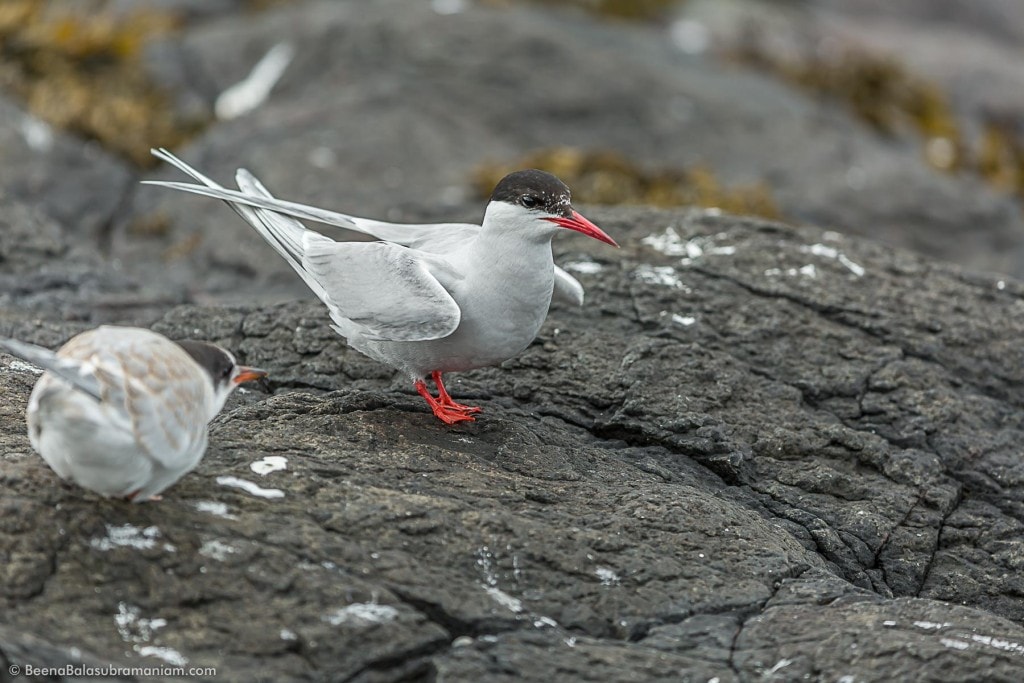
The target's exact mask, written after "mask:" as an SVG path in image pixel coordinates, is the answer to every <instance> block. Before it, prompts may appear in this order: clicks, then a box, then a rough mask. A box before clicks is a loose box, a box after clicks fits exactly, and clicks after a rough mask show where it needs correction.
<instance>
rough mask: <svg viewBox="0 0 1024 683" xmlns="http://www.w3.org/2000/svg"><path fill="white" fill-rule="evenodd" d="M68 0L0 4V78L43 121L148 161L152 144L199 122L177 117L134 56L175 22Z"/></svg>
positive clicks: (181, 136) (170, 143) (184, 133)
mask: <svg viewBox="0 0 1024 683" xmlns="http://www.w3.org/2000/svg"><path fill="white" fill-rule="evenodd" d="M72 7H73V5H72V6H67V5H65V6H63V7H61V8H51V7H49V6H48V3H46V2H44V1H43V0H5V2H3V3H2V4H0V85H2V86H3V87H5V88H6V89H8V90H11V91H13V92H15V93H16V94H18V95H19V96H21V97H22V98H23V99H24V100H25V102H26V106H27V107H28V109H29V110H30V111H32V113H34V114H35V115H36V116H38V117H39V118H41V119H43V120H44V121H47V122H48V123H51V124H53V125H54V126H57V127H60V128H63V129H65V130H69V131H71V132H74V133H76V134H78V135H81V136H83V137H86V138H90V139H94V140H97V141H99V142H100V143H101V144H103V146H105V147H106V148H108V149H110V150H112V151H114V152H116V153H118V154H120V155H122V156H124V157H126V158H128V159H130V160H131V161H133V162H135V163H136V164H138V165H150V164H152V157H150V155H149V149H150V147H153V146H167V147H174V146H177V145H179V144H181V143H182V142H183V141H184V140H186V139H187V138H188V137H190V136H191V135H193V134H194V133H195V132H197V131H198V130H199V129H200V128H201V127H202V126H203V125H205V123H206V121H205V120H202V121H200V120H182V119H181V117H179V116H178V115H177V114H176V113H175V110H174V107H173V100H172V98H171V97H170V95H169V94H168V93H165V92H163V91H162V90H160V89H159V88H157V87H156V86H154V85H153V84H152V83H151V82H150V81H149V79H148V78H147V76H146V73H145V71H144V69H143V67H142V64H141V61H140V56H141V53H142V50H143V49H144V47H145V44H146V43H147V41H150V40H152V39H153V38H155V37H157V36H160V35H163V34H166V33H168V32H170V31H172V30H174V29H175V27H176V26H177V21H176V19H175V18H174V17H173V16H171V15H168V14H166V13H163V12H157V11H153V10H142V11H139V12H137V13H134V14H130V15H114V14H110V13H104V12H103V11H102V8H100V9H99V10H97V8H95V7H91V8H90V9H91V10H93V11H88V10H86V9H84V8H79V9H80V10H81V11H73V9H71V8H72Z"/></svg>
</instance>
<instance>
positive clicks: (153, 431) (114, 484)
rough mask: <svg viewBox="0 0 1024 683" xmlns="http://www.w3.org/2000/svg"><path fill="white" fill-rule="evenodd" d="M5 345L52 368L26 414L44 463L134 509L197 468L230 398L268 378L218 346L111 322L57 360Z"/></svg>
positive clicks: (1, 342) (36, 349)
mask: <svg viewBox="0 0 1024 683" xmlns="http://www.w3.org/2000/svg"><path fill="white" fill-rule="evenodd" d="M0 348H2V349H3V350H5V351H7V352H9V353H11V354H13V355H15V356H18V357H20V358H23V359H25V360H27V361H29V362H30V363H32V364H33V365H38V366H39V367H40V368H42V369H44V370H45V371H46V372H44V373H43V376H42V377H40V378H39V381H38V382H37V383H36V386H35V388H34V389H33V390H32V395H31V397H30V398H29V402H28V414H27V417H28V438H29V441H30V442H31V443H32V447H33V448H34V449H35V450H36V452H38V453H39V455H41V456H43V460H45V461H46V463H47V464H48V465H49V466H50V467H51V468H53V471H54V472H56V473H57V474H58V475H60V477H61V478H62V479H70V480H71V481H73V482H75V483H76V484H78V485H79V486H81V487H82V488H85V489H89V490H90V491H94V492H96V493H99V494H100V495H103V496H114V497H119V498H128V499H129V500H132V501H135V502H142V501H144V500H149V499H151V498H153V497H155V496H157V494H159V493H160V492H161V491H163V490H164V489H166V488H167V487H168V486H170V485H171V484H173V483H174V482H176V481H178V480H179V479H180V478H181V477H183V476H184V475H185V473H187V472H189V471H190V470H192V469H193V468H195V466H196V465H198V464H199V460H200V459H201V458H202V457H203V453H204V452H205V451H206V442H207V429H206V426H207V423H209V422H210V420H212V419H213V418H214V417H216V415H217V413H219V412H220V409H221V408H223V407H224V401H226V400H227V397H228V395H229V394H230V393H231V392H232V391H233V390H234V389H235V387H237V386H238V385H239V384H241V383H242V382H247V381H249V380H253V379H258V378H260V377H264V376H266V374H267V373H266V372H264V371H262V370H257V369H255V368H247V367H244V366H240V365H238V364H237V363H236V362H235V358H234V356H232V355H231V354H230V353H228V352H227V351H225V350H224V349H222V348H220V347H219V346H215V345H214V344H208V343H206V342H196V341H183V342H172V341H171V340H170V339H167V338H166V337H164V336H162V335H159V334H157V333H156V332H150V331H149V330H144V329H140V328H137V327H115V326H110V325H104V326H102V327H98V328H96V329H94V330H89V331H88V332H83V333H81V334H79V335H78V336H76V337H74V338H73V339H71V340H70V341H69V342H68V343H67V344H65V345H64V346H62V347H61V348H60V349H59V350H58V351H57V352H56V353H54V352H53V351H50V350H49V349H44V348H43V347H41V346H35V345H34V344H28V343H25V342H21V341H18V340H16V339H0Z"/></svg>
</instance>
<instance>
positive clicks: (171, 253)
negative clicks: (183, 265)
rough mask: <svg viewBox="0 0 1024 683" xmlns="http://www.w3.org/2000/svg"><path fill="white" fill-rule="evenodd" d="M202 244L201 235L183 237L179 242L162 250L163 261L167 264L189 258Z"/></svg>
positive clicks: (196, 233) (194, 234)
mask: <svg viewBox="0 0 1024 683" xmlns="http://www.w3.org/2000/svg"><path fill="white" fill-rule="evenodd" d="M202 242H203V236H202V234H200V233H198V232H194V233H192V234H191V235H189V236H188V237H185V238H183V239H182V240H180V241H179V242H176V243H175V244H172V245H171V246H169V247H167V248H166V249H164V253H163V255H162V256H163V260H164V261H165V262H168V263H169V262H171V261H177V260H178V259H183V258H186V257H188V256H191V255H192V253H193V252H195V250H196V249H198V248H199V245H200V244H202Z"/></svg>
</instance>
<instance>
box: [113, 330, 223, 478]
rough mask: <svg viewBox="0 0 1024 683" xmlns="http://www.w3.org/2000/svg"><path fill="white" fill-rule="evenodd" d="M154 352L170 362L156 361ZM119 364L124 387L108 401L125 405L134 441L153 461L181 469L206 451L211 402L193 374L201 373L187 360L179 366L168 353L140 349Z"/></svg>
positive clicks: (123, 358) (201, 381) (119, 387)
mask: <svg viewBox="0 0 1024 683" xmlns="http://www.w3.org/2000/svg"><path fill="white" fill-rule="evenodd" d="M169 343H170V342H169ZM153 351H156V352H157V353H161V354H164V353H167V354H168V356H169V357H170V358H174V360H171V361H170V362H167V363H165V362H163V361H161V360H154V358H153V357H152V353H153ZM182 354H183V355H184V352H182ZM170 358H169V359H170ZM120 360H121V363H122V365H123V368H124V372H123V373H122V375H121V377H123V378H124V381H123V382H122V383H121V384H120V385H119V386H117V388H116V389H113V390H112V391H111V395H110V396H109V398H108V400H109V401H110V402H113V401H115V400H121V401H123V404H122V405H124V407H125V410H126V411H127V414H128V417H129V419H130V420H131V424H132V431H133V432H134V434H135V438H136V441H137V442H138V443H139V444H140V445H141V446H142V447H143V448H144V449H145V450H146V452H147V453H149V455H150V456H151V457H152V458H153V459H154V460H156V461H157V462H159V463H160V464H162V465H163V466H165V467H167V468H170V469H176V468H179V467H181V465H182V463H183V461H185V460H188V459H190V458H192V457H194V455H195V452H196V449H197V448H198V449H205V446H206V423H207V415H206V412H207V410H206V407H207V405H208V402H209V398H208V397H207V396H206V395H205V390H206V387H205V384H204V383H203V378H202V377H200V376H199V375H198V374H197V373H201V372H203V370H201V369H199V368H197V367H194V364H192V365H186V361H187V359H181V360H182V362H181V363H180V364H179V363H178V362H177V359H176V358H175V357H174V354H170V353H169V350H167V349H152V348H148V349H147V348H141V349H139V350H138V351H137V352H135V353H131V354H122V356H121V358H120ZM139 373H146V374H139Z"/></svg>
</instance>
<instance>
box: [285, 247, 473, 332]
mask: <svg viewBox="0 0 1024 683" xmlns="http://www.w3.org/2000/svg"><path fill="white" fill-rule="evenodd" d="M314 235H315V237H313V236H314ZM316 238H319V239H316ZM304 241H305V245H304V247H305V255H304V257H303V260H302V265H303V267H304V269H305V270H306V271H307V272H308V273H309V274H310V275H311V276H312V277H313V278H314V279H315V280H316V281H317V282H318V283H319V284H320V285H321V286H322V287H323V289H324V290H325V291H326V292H327V297H326V298H325V299H324V302H325V303H326V304H327V305H328V308H329V309H330V311H331V317H332V318H335V322H337V323H339V325H340V324H341V323H342V321H340V320H338V319H337V317H338V316H340V317H341V318H342V319H344V320H346V321H350V322H351V323H355V324H356V325H358V326H359V328H360V330H359V332H360V333H361V334H362V335H363V336H365V337H367V338H369V339H376V340H386V341H427V340H430V339H440V338H442V337H447V336H448V335H449V334H451V333H452V332H454V331H455V329H456V328H457V327H458V326H459V321H460V320H461V317H462V312H461V310H460V309H459V306H458V304H456V303H455V300H454V299H453V298H452V295H451V294H450V293H449V292H448V290H447V289H445V287H444V286H443V285H442V284H441V282H440V281H439V280H438V279H437V277H435V276H434V274H433V273H432V272H431V269H430V267H429V264H428V262H427V260H425V259H424V258H423V255H421V254H418V253H417V252H415V251H413V250H411V249H407V248H405V247H402V246H399V245H397V244H390V243H388V242H335V241H334V240H330V239H327V238H325V237H323V236H321V235H317V234H316V233H307V235H306V237H305V240H304ZM335 292H336V293H338V296H335V295H334V293H335Z"/></svg>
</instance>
